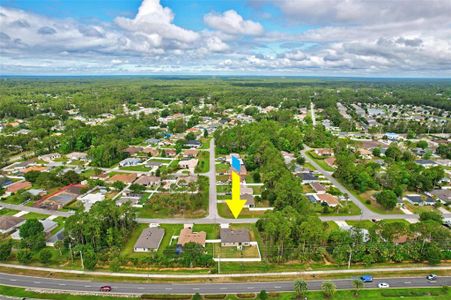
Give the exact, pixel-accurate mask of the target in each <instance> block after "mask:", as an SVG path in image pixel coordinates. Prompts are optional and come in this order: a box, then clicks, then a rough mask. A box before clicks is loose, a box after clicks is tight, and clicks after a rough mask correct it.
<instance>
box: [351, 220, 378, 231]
mask: <svg viewBox="0 0 451 300" xmlns="http://www.w3.org/2000/svg"><path fill="white" fill-rule="evenodd" d="M346 223H348V224H349V225H350V226H352V227H357V228H364V229H368V230H369V229H371V228H372V227H373V226H374V223H373V222H371V221H370V220H361V221H346Z"/></svg>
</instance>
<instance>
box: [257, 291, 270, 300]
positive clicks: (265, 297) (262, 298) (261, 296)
mask: <svg viewBox="0 0 451 300" xmlns="http://www.w3.org/2000/svg"><path fill="white" fill-rule="evenodd" d="M268 298H269V296H268V293H267V292H266V291H265V290H262V291H261V292H260V293H259V294H258V299H260V300H268Z"/></svg>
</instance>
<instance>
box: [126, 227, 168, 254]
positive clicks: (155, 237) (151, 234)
mask: <svg viewBox="0 0 451 300" xmlns="http://www.w3.org/2000/svg"><path fill="white" fill-rule="evenodd" d="M163 237H164V229H163V228H160V227H149V228H145V229H144V230H143V231H142V232H141V235H140V236H139V238H138V240H137V241H136V243H135V246H134V247H133V251H134V252H150V251H157V250H158V248H160V244H161V241H162V240H163Z"/></svg>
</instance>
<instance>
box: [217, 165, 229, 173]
mask: <svg viewBox="0 0 451 300" xmlns="http://www.w3.org/2000/svg"><path fill="white" fill-rule="evenodd" d="M229 168H230V165H229V164H226V163H217V164H216V172H217V173H226V172H227V171H228V170H229Z"/></svg>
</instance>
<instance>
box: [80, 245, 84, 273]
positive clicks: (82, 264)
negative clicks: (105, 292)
mask: <svg viewBox="0 0 451 300" xmlns="http://www.w3.org/2000/svg"><path fill="white" fill-rule="evenodd" d="M80 259H81V268H82V269H83V270H84V269H85V263H84V262H83V252H81V250H80Z"/></svg>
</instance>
